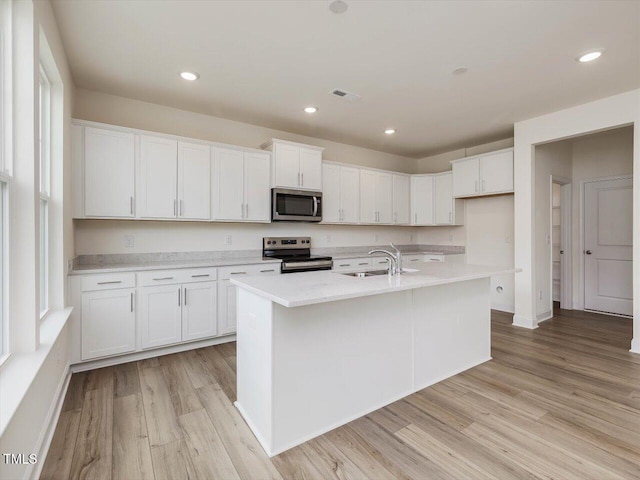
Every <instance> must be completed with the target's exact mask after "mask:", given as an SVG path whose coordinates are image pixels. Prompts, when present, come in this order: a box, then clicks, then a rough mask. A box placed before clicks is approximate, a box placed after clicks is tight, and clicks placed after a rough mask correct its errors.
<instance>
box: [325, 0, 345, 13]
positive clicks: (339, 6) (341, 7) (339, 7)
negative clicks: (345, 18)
mask: <svg viewBox="0 0 640 480" xmlns="http://www.w3.org/2000/svg"><path fill="white" fill-rule="evenodd" d="M347 8H349V5H348V4H347V2H343V1H342V0H334V1H333V2H331V3H330V4H329V10H331V11H332V12H333V13H337V14H338V15H339V14H341V13H344V12H346V11H347Z"/></svg>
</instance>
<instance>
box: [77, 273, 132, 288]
mask: <svg viewBox="0 0 640 480" xmlns="http://www.w3.org/2000/svg"><path fill="white" fill-rule="evenodd" d="M135 286H136V274H135V273H109V274H104V275H87V276H85V277H82V291H83V292H90V291H92V290H113V289H114V288H133V287H135Z"/></svg>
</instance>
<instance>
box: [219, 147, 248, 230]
mask: <svg viewBox="0 0 640 480" xmlns="http://www.w3.org/2000/svg"><path fill="white" fill-rule="evenodd" d="M213 185H214V187H213V195H212V199H213V200H212V203H213V212H214V218H215V219H216V220H243V216H244V205H243V204H244V153H243V152H241V151H239V150H227V149H223V148H216V149H214V151H213Z"/></svg>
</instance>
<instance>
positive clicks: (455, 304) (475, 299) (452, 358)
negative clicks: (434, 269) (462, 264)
mask: <svg viewBox="0 0 640 480" xmlns="http://www.w3.org/2000/svg"><path fill="white" fill-rule="evenodd" d="M490 288H491V282H490V279H489V278H482V279H479V280H469V281H466V282H458V283H451V284H447V285H438V286H434V287H427V288H420V289H416V290H413V302H412V303H413V321H414V352H415V366H414V385H415V390H420V389H422V388H425V387H428V386H429V385H433V384H434V383H437V382H439V381H441V380H444V379H445V378H448V377H451V376H453V375H455V374H457V373H460V372H462V371H464V370H467V369H469V368H471V367H474V366H476V365H478V364H480V363H483V362H486V361H487V360H490V359H491V304H490V297H491V295H490Z"/></svg>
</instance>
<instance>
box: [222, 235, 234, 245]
mask: <svg viewBox="0 0 640 480" xmlns="http://www.w3.org/2000/svg"><path fill="white" fill-rule="evenodd" d="M232 243H233V237H232V236H231V235H225V237H224V244H225V245H231V244H232Z"/></svg>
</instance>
